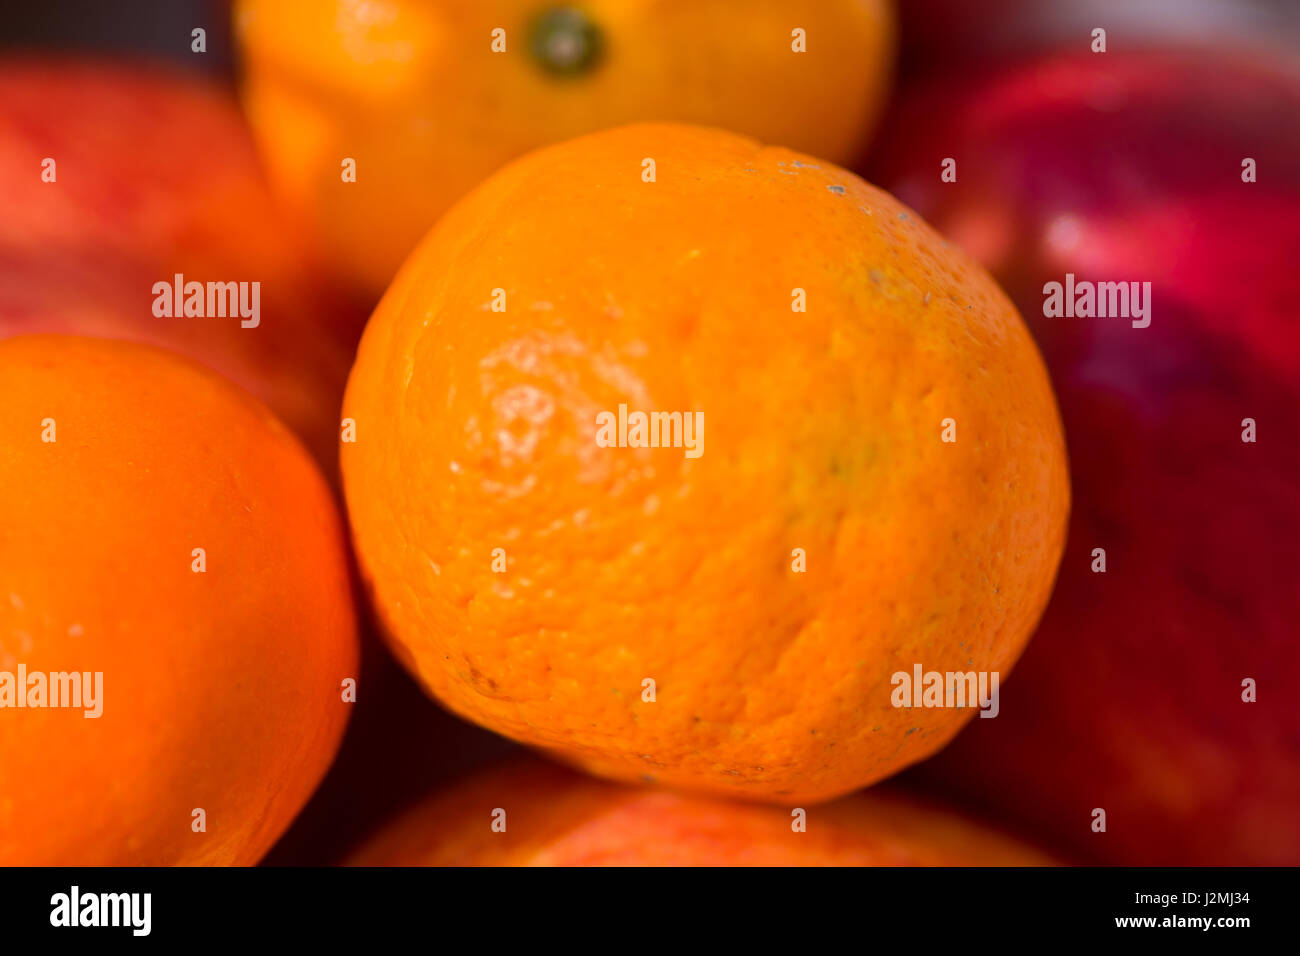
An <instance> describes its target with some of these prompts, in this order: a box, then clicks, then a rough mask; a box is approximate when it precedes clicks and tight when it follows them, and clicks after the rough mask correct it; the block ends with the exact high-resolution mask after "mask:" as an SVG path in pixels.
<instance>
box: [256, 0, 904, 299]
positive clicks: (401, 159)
mask: <svg viewBox="0 0 1300 956" xmlns="http://www.w3.org/2000/svg"><path fill="white" fill-rule="evenodd" d="M236 29H237V33H238V35H239V38H240V40H241V41H242V48H243V65H244V99H245V103H246V105H247V108H248V114H249V117H250V119H251V120H252V123H253V126H254V129H255V130H256V132H257V135H258V137H259V139H260V141H261V145H262V146H263V148H264V151H265V154H266V157H267V160H268V162H269V164H270V168H271V171H272V173H273V174H274V176H275V180H276V183H277V185H278V186H279V187H280V188H281V190H282V191H283V192H284V193H285V194H286V195H288V196H291V197H292V198H293V199H294V200H295V201H296V202H297V203H298V204H300V205H301V206H302V207H304V208H306V209H308V210H310V211H311V212H312V214H313V215H314V219H315V222H316V225H317V229H318V230H319V231H320V233H321V234H322V235H324V236H325V237H326V238H327V241H328V242H329V243H330V245H331V247H332V248H333V249H334V250H335V253H336V256H337V258H338V261H339V262H340V263H341V265H342V266H343V268H345V269H347V270H350V271H351V272H352V273H354V274H355V275H356V276H358V277H359V279H360V280H361V281H362V282H364V283H365V284H366V285H367V286H368V287H369V288H372V289H380V288H382V287H383V286H384V285H385V284H386V283H387V282H388V280H389V279H390V278H391V277H392V275H393V273H394V272H395V270H396V269H397V267H398V265H399V264H400V263H401V261H402V259H403V258H404V257H405V256H406V254H407V253H408V252H409V251H410V249H411V248H412V246H414V244H415V243H416V241H417V240H419V238H420V237H421V236H422V235H423V234H424V233H425V231H427V230H428V229H429V227H430V226H432V225H433V223H434V222H435V221H436V220H437V218H438V217H439V216H440V215H441V214H442V213H443V212H444V211H445V210H446V209H447V207H448V206H450V205H451V203H452V202H453V201H454V200H456V199H457V198H459V197H460V196H461V195H463V194H464V193H465V192H466V191H467V190H468V189H469V188H470V187H472V186H474V185H476V184H477V183H478V182H480V181H481V180H482V179H484V178H486V177H487V175H488V174H490V173H491V172H493V171H494V170H495V169H496V168H497V167H499V166H500V165H502V164H503V163H505V162H506V161H508V160H510V159H513V158H515V157H517V156H519V155H522V154H523V153H525V152H527V151H528V150H530V149H533V148H535V147H538V146H542V145H545V144H547V143H553V142H558V141H560V140H563V139H567V138H569V137H572V136H576V135H578V134H581V133H586V132H591V131H593V130H597V129H601V128H604V127H607V126H614V125H618V124H620V123H627V122H630V121H634V120H677V121H681V122H691V123H700V124H704V125H710V126H721V127H727V128H729V129H733V130H735V131H737V132H740V133H745V134H748V135H752V136H756V137H758V138H760V139H762V140H763V141H765V142H772V143H778V144H781V145H784V146H790V147H793V148H796V149H802V150H805V151H807V152H809V153H812V154H814V155H817V156H823V157H826V158H827V159H831V160H834V161H837V162H841V163H851V162H853V161H854V160H856V159H858V158H859V154H860V152H861V150H862V148H863V145H864V143H865V141H866V137H867V134H868V133H869V132H870V130H871V127H872V125H873V123H874V121H875V119H876V116H877V114H878V113H879V112H880V110H881V108H882V105H883V100H884V96H885V92H886V88H887V86H888V80H889V75H890V72H891V67H892V62H893V56H894V45H895V35H894V34H895V31H894V13H893V8H892V4H891V3H889V2H888V0H751V2H747V3H744V4H736V3H734V2H731V0H634V2H629V0H592V2H589V3H584V4H582V5H580V6H577V5H569V4H564V3H543V2H538V0H497V2H491V3H488V2H481V0H473V2H469V0H434V2H429V0H370V2H366V3H359V2H356V0H335V2H321V0H241V2H239V3H238V4H237V5H236ZM496 31H503V33H498V32H496ZM796 31H802V39H800V38H799V37H796V36H795V33H796ZM801 42H802V45H803V46H804V48H805V50H804V52H795V50H794V47H795V46H796V45H798V44H800V43H801ZM502 44H504V49H503V50H502V51H501V52H494V45H495V46H496V47H498V48H499V47H500V46H501V45H502ZM346 159H352V160H354V161H355V164H356V175H355V182H351V183H345V182H344V181H343V168H342V164H343V163H344V161H345V160H346Z"/></svg>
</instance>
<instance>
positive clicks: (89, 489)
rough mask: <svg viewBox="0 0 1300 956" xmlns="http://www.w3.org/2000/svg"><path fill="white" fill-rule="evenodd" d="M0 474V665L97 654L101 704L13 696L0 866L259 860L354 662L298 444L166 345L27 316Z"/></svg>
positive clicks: (340, 592) (348, 600)
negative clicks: (198, 553) (200, 562)
mask: <svg viewBox="0 0 1300 956" xmlns="http://www.w3.org/2000/svg"><path fill="white" fill-rule="evenodd" d="M46 419H52V420H53V425H52V427H53V428H54V433H53V437H54V438H55V441H52V442H46V441H43V440H42V437H43V434H48V433H47V432H46V428H47V425H46V424H44V422H45V420H46ZM0 487H3V488H4V494H3V495H0V671H9V672H11V673H13V672H16V670H17V666H18V664H20V663H22V664H25V665H26V667H27V671H28V673H33V672H37V671H40V672H46V673H48V672H60V671H78V672H86V671H89V672H92V673H93V672H96V671H100V672H102V673H103V698H102V706H103V711H102V716H100V717H98V718H89V719H88V718H85V717H83V715H82V711H81V710H68V709H62V708H59V709H55V708H45V709H11V708H9V707H5V708H3V709H0V865H6V866H10V865H60V866H68V865H77V866H98V865H123V866H134V865H172V864H181V865H199V864H252V863H255V862H256V861H257V860H258V859H259V858H260V857H261V856H262V855H263V854H264V853H265V852H266V850H267V849H269V847H270V846H271V844H272V843H273V842H274V841H275V840H276V838H277V837H279V835H280V833H281V832H282V831H283V830H284V829H285V828H286V827H287V826H288V825H289V823H290V821H291V820H292V819H293V817H294V815H295V814H296V813H297V812H298V810H299V809H301V807H302V805H303V804H304V803H305V802H306V801H307V798H308V796H309V795H310V794H311V792H312V790H313V789H315V787H316V784H317V783H318V782H319V780H320V778H321V776H322V775H323V774H324V772H325V770H326V768H327V767H328V765H329V762H330V760H331V759H332V758H333V755H334V752H335V750H336V748H337V746H338V742H339V739H340V737H341V736H342V733H343V728H344V724H345V722H346V720H347V713H348V708H349V706H350V705H349V704H346V703H344V702H343V701H342V693H341V690H340V685H341V682H342V681H343V680H344V679H345V678H348V677H355V675H356V667H357V648H356V633H355V627H356V624H355V611H354V599H353V594H352V591H351V584H350V579H349V576H348V568H347V560H346V550H345V545H346V541H345V538H344V533H343V528H342V522H341V520H340V516H339V514H338V509H337V506H336V505H335V504H334V502H333V500H332V499H331V495H330V492H329V490H328V489H327V487H326V485H325V483H324V480H323V479H322V478H321V476H320V474H319V473H318V472H317V470H316V468H315V466H314V465H313V464H312V462H311V460H310V458H309V457H308V455H307V453H306V451H305V450H304V449H303V448H302V446H301V445H300V444H299V443H298V441H297V440H296V439H295V438H293V437H292V436H291V435H290V433H289V431H288V430H287V429H286V428H285V427H284V426H283V425H281V424H280V423H279V421H278V420H276V419H275V418H274V417H272V415H271V413H270V412H268V411H267V410H266V409H265V408H264V407H263V406H262V405H261V404H259V403H258V402H257V401H256V400H254V399H253V398H251V397H250V396H248V395H246V394H245V393H243V392H241V391H239V390H238V389H237V388H235V387H234V386H233V385H230V384H229V383H228V382H226V381H225V380H224V379H221V378H219V377H218V376H216V375H215V374H213V373H211V372H208V371H207V370H205V369H202V368H200V367H199V366H197V365H193V364H191V363H190V362H189V361H188V360H186V359H182V358H180V357H177V356H174V355H172V354H171V353H168V352H164V351H162V350H159V349H155V348H152V347H149V346H142V345H136V344H131V343H126V342H115V341H109V340H101V339H89V338H79V337H74V336H51V335H40V336H18V337H15V338H10V339H5V340H3V341H0ZM195 548H203V549H204V550H205V552H206V567H207V570H206V571H205V572H203V573H196V572H195V571H194V570H192V567H193V562H194V561H195V558H194V556H193V554H192V552H193V550H194V549H195ZM195 809H202V810H203V811H204V812H205V814H206V821H205V822H206V831H205V832H195V831H194V829H193V825H194V823H195V817H194V816H193V811H194V810H195Z"/></svg>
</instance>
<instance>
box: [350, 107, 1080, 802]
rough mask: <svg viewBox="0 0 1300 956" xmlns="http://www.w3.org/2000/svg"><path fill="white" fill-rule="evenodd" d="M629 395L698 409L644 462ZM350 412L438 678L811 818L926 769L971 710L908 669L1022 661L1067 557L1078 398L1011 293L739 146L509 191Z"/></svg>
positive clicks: (675, 773)
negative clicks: (1073, 410) (841, 800)
mask: <svg viewBox="0 0 1300 956" xmlns="http://www.w3.org/2000/svg"><path fill="white" fill-rule="evenodd" d="M645 157H652V158H653V159H654V160H655V169H656V174H655V178H654V179H653V180H652V181H651V180H649V179H647V176H646V171H647V170H648V168H649V167H647V166H645V165H644V164H643V158H645ZM621 406H623V407H625V413H626V416H627V417H628V419H629V427H628V429H627V434H626V435H624V434H623V431H624V429H623V428H622V426H621V425H619V426H618V428H617V431H618V432H619V434H618V435H617V436H615V435H614V434H613V432H614V431H615V429H613V428H609V427H607V426H608V424H609V419H610V417H611V416H612V417H616V418H621V417H622V414H620V407H621ZM634 412H640V413H656V414H660V413H662V414H673V413H676V414H677V415H678V419H677V426H674V427H670V426H671V424H672V423H671V422H666V423H665V425H664V429H665V431H664V434H663V436H662V437H661V439H660V447H632V445H633V444H634V441H633V435H632V432H631V427H630V421H631V415H632V414H633V413H634ZM344 414H345V416H346V417H347V418H349V419H352V420H354V421H355V424H356V441H355V442H353V443H344V444H343V446H342V449H343V450H342V470H343V475H344V487H345V491H346V496H347V501H348V508H349V512H350V515H351V519H352V527H353V533H354V537H355V542H356V545H357V549H358V554H359V558H360V562H361V565H362V570H363V574H364V576H365V579H366V581H367V584H368V586H369V588H370V589H371V592H372V594H373V596H374V599H375V604H376V607H377V609H378V613H379V616H380V619H381V621H382V623H383V625H384V627H385V629H386V630H387V632H388V634H389V636H390V638H391V639H392V641H393V643H394V646H395V647H396V648H397V649H398V652H399V653H400V654H401V655H402V657H403V659H404V660H405V661H406V662H407V664H408V666H409V667H410V668H411V670H412V671H413V672H415V673H416V674H417V675H418V676H419V678H420V679H421V680H422V681H423V682H424V684H425V686H426V687H428V688H429V689H430V690H431V691H432V692H433V693H434V694H435V695H436V696H437V697H438V698H439V699H441V700H442V701H443V702H444V703H445V704H447V705H448V706H449V707H450V708H451V709H453V710H454V711H456V712H457V713H460V714H462V715H464V716H466V717H468V718H470V719H472V720H475V721H477V722H478V723H481V724H483V725H484V726H486V727H490V728H492V729H494V730H496V731H499V732H500V733H503V734H506V735H507V736H510V737H513V738H515V739H516V740H520V741H523V742H525V743H528V744H533V745H536V746H540V747H544V748H546V749H548V750H550V751H552V752H553V753H554V754H556V755H557V756H559V757H561V758H563V759H566V760H569V761H572V762H575V763H578V764H580V765H582V766H584V767H586V768H588V769H590V770H592V771H594V772H596V773H599V774H604V775H608V776H611V777H615V778H618V779H623V780H639V779H642V778H653V779H656V780H659V781H662V782H664V783H668V784H672V785H676V786H681V787H694V788H699V789H703V790H709V791H716V792H719V793H728V794H734V795H743V796H749V797H755V798H766V799H772V800H777V801H785V800H786V799H787V798H790V799H798V800H802V801H807V800H816V799H825V798H830V797H834V796H837V795H840V794H843V793H846V792H848V791H850V790H853V789H856V788H858V787H861V786H864V785H867V784H869V783H872V782H873V781H876V780H879V779H881V778H883V777H886V776H888V775H889V774H891V773H894V772H895V771H897V770H899V769H901V768H902V767H904V766H906V765H908V764H911V763H914V762H915V761H917V760H920V759H922V758H924V757H926V756H928V755H929V754H931V753H933V752H934V751H936V750H937V749H939V748H940V747H942V746H943V744H944V743H946V742H947V741H948V740H949V739H950V738H951V737H952V736H953V735H954V734H955V733H956V732H957V730H958V729H959V727H960V726H961V725H962V724H963V723H964V722H965V721H966V719H967V718H968V717H970V716H971V715H972V714H973V713H974V710H973V708H971V707H969V706H968V707H951V706H949V707H938V708H930V707H923V708H913V707H903V706H895V703H896V701H895V700H893V699H891V698H893V697H894V695H895V692H896V691H898V690H899V687H897V686H895V683H894V675H896V674H899V673H904V674H906V675H908V676H909V677H910V676H911V675H912V674H913V672H914V668H915V667H916V666H918V665H919V666H920V667H922V669H923V671H924V672H925V673H929V672H938V673H940V674H947V673H949V672H951V673H963V674H972V676H978V673H980V672H989V673H990V674H992V673H997V674H999V675H1005V674H1006V672H1007V671H1008V670H1009V669H1010V668H1011V666H1012V664H1013V663H1014V662H1015V660H1016V658H1017V656H1018V655H1019V653H1020V651H1021V649H1022V648H1023V646H1024V644H1025V642H1026V641H1027V640H1028V638H1029V635H1030V633H1031V631H1032V628H1033V626H1034V623H1035V621H1036V620H1037V618H1038V616H1039V614H1040V613H1041V611H1042V608H1043V606H1044V603H1045V602H1046V600H1047V596H1048V593H1049V591H1050V588H1051V584H1052V580H1053V577H1054V574H1055V571H1056V566H1057V562H1058V561H1059V558H1060V554H1061V548H1062V544H1063V540H1064V534H1065V523H1066V513H1067V510H1068V498H1069V488H1068V482H1067V477H1066V467H1065V448H1064V441H1063V437H1062V434H1061V428H1060V422H1059V418H1058V416H1057V411H1056V405H1055V400H1054V397H1053V395H1052V391H1051V387H1050V384H1049V382H1048V378H1047V374H1046V372H1045V371H1044V368H1043V365H1042V362H1041V360H1040V357H1039V355H1038V352H1037V350H1036V349H1035V347H1034V344H1033V342H1032V340H1031V339H1030V337H1029V334H1028V333H1027V331H1026V330H1025V327H1024V325H1023V323H1022V321H1021V319H1020V317H1019V315H1018V314H1017V313H1016V311H1015V309H1014V308H1013V307H1012V305H1011V304H1010V303H1009V301H1008V300H1007V298H1006V297H1005V296H1004V295H1003V294H1002V292H1001V291H1000V290H999V289H998V288H997V286H996V285H995V284H994V283H993V281H992V280H991V279H990V278H989V277H988V275H987V274H986V273H984V272H983V270H981V269H980V268H979V267H978V266H977V265H975V264H974V263H973V262H972V261H971V260H969V259H968V258H967V257H966V256H965V255H964V254H962V253H961V252H960V251H958V250H957V249H956V248H953V247H951V246H949V245H948V244H947V243H946V242H944V241H943V239H942V238H941V237H940V236H938V235H937V234H935V233H934V232H933V231H932V230H931V229H930V228H929V227H928V226H926V225H925V224H924V223H922V222H920V221H919V220H918V219H917V218H916V217H915V216H914V215H913V214H911V213H909V212H908V211H907V210H906V209H905V208H904V207H903V206H901V205H900V204H899V203H898V202H897V201H895V200H894V199H892V198H891V197H890V196H888V195H886V194H885V193H883V192H881V191H880V190H878V189H875V188H873V187H872V186H869V185H867V184H866V183H864V182H862V181H861V180H859V179H857V178H856V177H855V176H853V175H852V174H851V173H847V172H845V171H844V170H841V169H839V168H837V167H835V166H833V165H831V164H829V163H826V162H824V161H821V160H817V159H813V158H811V157H808V156H804V155H802V154H800V153H795V152H791V151H789V150H785V149H778V148H771V147H761V146H759V145H758V144H756V143H754V142H753V141H751V140H747V139H744V138H741V137H738V136H734V135H731V134H729V133H723V132H719V131H713V130H704V129H699V128H695V127H685V126H675V125H638V126H631V127H625V128H620V129H617V130H612V131H607V132H603V133H598V134H593V135H591V136H588V137H583V138H580V139H577V140H573V141H571V142H569V143H565V144H562V145H558V146H554V147H549V148H547V149H544V150H541V151H539V152H537V153H534V154H532V155H530V156H529V157H527V158H525V159H523V160H520V161H519V162H517V163H514V164H512V165H510V166H509V167H507V168H506V169H505V170H503V171H502V172H500V173H499V174H497V175H496V176H495V177H493V178H492V179H491V180H489V181H488V182H487V183H486V184H484V185H483V186H482V187H481V188H479V189H478V190H476V191H475V192H474V193H472V194H471V195H470V196H469V197H468V198H467V199H466V200H465V201H463V202H462V203H460V204H459V205H458V206H457V207H456V208H455V209H453V210H452V212H450V213H449V214H448V215H447V216H446V217H445V218H444V219H443V221H442V222H441V223H440V224H439V226H438V227H437V228H436V229H435V230H434V231H433V232H432V233H431V234H430V235H429V237H428V238H427V239H426V240H425V242H424V243H422V244H421V246H420V248H419V249H418V250H417V251H416V253H415V254H414V255H413V256H412V258H411V259H410V260H409V261H408V262H407V264H406V266H405V267H404V268H403V270H402V272H401V274H400V275H399V277H398V279H397V281H396V282H395V284H394V285H393V287H392V288H391V289H390V290H389V292H388V294H387V295H386V296H385V298H384V300H383V301H382V302H381V303H380V305H379V308H378V309H377V310H376V312H375V315H374V316H373V317H372V319H371V322H370V324H369V326H368V327H367V329H366V332H365V334H364V336H363V340H362V344H361V347H360V350H359V353H358V356H357V362H356V365H355V366H354V368H353V370H352V375H351V377H350V379H349V382H348V389H347V393H346V395H345V399H344ZM687 423H692V426H693V427H699V428H701V429H702V431H700V432H698V433H697V434H696V435H695V436H694V438H692V436H688V435H686V434H685V426H686V424H687ZM694 423H698V425H696V424H694ZM670 431H671V432H672V434H671V435H670V434H669V432H670ZM639 437H640V438H645V437H646V436H644V435H643V436H639ZM615 438H617V441H616V444H622V445H625V446H627V447H606V445H605V442H606V441H607V440H612V439H615ZM625 439H626V440H625ZM696 439H699V440H696ZM674 441H675V442H676V443H677V445H678V447H664V444H665V443H667V444H669V445H671V444H673V442H674ZM692 444H693V445H694V449H693V450H692V448H691V447H690V446H691V445H692ZM991 687H992V685H991V680H990V682H989V683H988V684H986V689H991ZM917 690H918V692H919V690H920V688H917ZM911 699H912V698H910V697H909V702H910V700H911ZM967 703H970V702H969V701H968V702H967Z"/></svg>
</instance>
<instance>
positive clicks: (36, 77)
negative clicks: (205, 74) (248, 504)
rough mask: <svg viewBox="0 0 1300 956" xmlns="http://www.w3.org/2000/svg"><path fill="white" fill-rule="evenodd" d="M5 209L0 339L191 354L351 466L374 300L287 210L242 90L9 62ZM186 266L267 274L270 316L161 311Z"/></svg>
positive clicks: (134, 71)
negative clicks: (366, 305)
mask: <svg viewBox="0 0 1300 956" xmlns="http://www.w3.org/2000/svg"><path fill="white" fill-rule="evenodd" d="M46 158H50V159H53V160H54V162H55V165H54V167H53V172H54V175H55V181H53V182H47V181H44V180H43V178H42V173H43V165H42V164H43V163H44V160H45V159H46ZM0 206H2V207H3V208H4V215H3V216H0V338H3V337H4V336H8V335H16V334H20V333H30V332H66V333H78V334H84V335H94V336H100V337H105V338H124V339H132V340H135V341H140V342H145V343H149V344H153V345H158V346H161V347H165V348H169V349H173V350H175V351H178V352H181V353H183V354H186V355H188V356H190V357H191V358H194V359H196V360H198V361H200V362H202V363H204V364H205V365H208V366H209V367H211V368H213V369H215V370H216V371H218V372H220V373H221V374H223V375H225V376H227V377H229V378H230V379H231V380H232V381H234V382H236V383H238V384H240V385H242V386H243V387H245V388H247V389H248V390H249V391H250V392H252V393H253V394H254V395H256V396H257V397H258V398H260V399H262V400H263V401H264V402H266V403H267V404H268V405H269V406H270V407H271V408H272V409H273V410H274V411H275V412H276V413H277V414H278V415H279V416H280V417H281V418H282V419H283V420H284V421H285V422H286V423H287V424H289V425H290V426H291V427H292V428H293V429H294V430H295V431H297V432H298V433H299V434H300V435H301V436H302V437H303V439H304V440H305V441H306V442H307V443H308V444H309V446H310V447H311V449H312V451H313V452H314V453H315V454H316V456H317V459H318V461H320V462H321V464H322V465H323V467H325V469H326V471H327V473H328V474H330V475H333V474H335V473H336V469H337V458H338V427H339V419H338V408H339V404H340V401H341V398H342V389H343V383H344V381H345V379H346V376H347V370H348V366H349V364H350V362H351V357H352V349H353V346H354V344H355V340H356V337H357V336H358V335H359V333H360V327H361V325H362V323H363V321H364V318H365V311H364V309H363V308H362V307H360V304H359V303H357V302H350V301H349V300H348V299H347V297H346V296H345V295H344V294H343V293H342V292H341V290H340V288H339V286H338V284H337V283H335V282H334V281H333V280H331V279H330V278H329V277H328V276H327V275H326V274H325V273H324V270H323V269H321V268H320V267H319V264H318V263H314V262H313V261H312V259H311V258H310V254H309V253H308V251H307V250H308V249H309V248H310V243H308V242H307V241H306V240H305V238H304V236H303V234H302V232H301V231H300V230H299V228H298V227H297V226H295V225H294V224H293V222H292V220H291V219H290V218H289V216H288V214H286V213H284V212H282V211H280V210H279V209H278V208H277V205H276V202H275V201H274V200H273V198H272V196H271V194H270V192H269V191H268V189H267V186H266V184H265V180H264V178H263V176H262V174H261V171H260V169H259V166H258V161H257V158H256V154H255V152H254V150H253V148H252V142H251V139H250V137H249V134H248V132H247V130H246V129H245V127H244V125H243V121H242V119H241V117H240V114H239V111H238V109H237V108H236V106H235V103H234V100H233V98H232V97H231V96H230V94H229V93H228V92H226V91H223V90H222V89H221V88H220V87H218V86H216V85H214V84H210V83H208V82H206V81H203V80H199V79H195V78H193V77H191V76H188V75H186V74H184V73H181V72H179V71H175V70H171V69H166V68H160V67H150V66H141V65H114V64H110V63H107V62H104V63H96V62H84V61H80V60H75V61H74V60H69V59H35V58H30V59H13V58H10V59H5V60H0ZM177 273H180V274H182V275H184V276H185V277H186V279H187V280H195V281H200V282H207V281H222V282H225V281H247V282H252V281H257V282H260V283H261V285H260V290H261V299H260V324H259V325H258V326H257V327H256V328H243V327H241V324H240V320H239V319H238V318H216V317H204V318H196V317H190V318H185V317H176V318H159V317H157V316H155V315H154V313H153V304H154V294H153V292H152V288H153V284H154V283H155V282H159V281H166V282H172V281H173V276H174V275H175V274H177Z"/></svg>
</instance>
